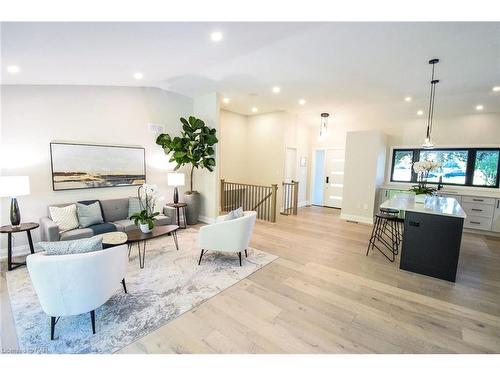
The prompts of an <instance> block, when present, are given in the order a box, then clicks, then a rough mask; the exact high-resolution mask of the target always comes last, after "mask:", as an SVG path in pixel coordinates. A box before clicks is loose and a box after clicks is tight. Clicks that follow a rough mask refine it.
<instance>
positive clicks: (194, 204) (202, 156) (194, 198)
mask: <svg viewBox="0 0 500 375" xmlns="http://www.w3.org/2000/svg"><path fill="white" fill-rule="evenodd" d="M180 121H181V123H182V132H181V136H180V137H174V138H172V137H171V136H170V135H169V134H163V133H162V134H160V135H159V136H158V138H157V139H156V143H157V144H158V145H160V146H161V147H162V148H163V150H164V151H165V154H167V155H170V162H175V163H177V165H176V166H175V169H174V170H178V169H179V168H180V167H182V166H183V165H186V164H190V165H191V179H190V181H189V184H190V190H189V191H187V192H185V193H184V201H185V202H186V203H187V205H188V210H187V211H188V212H187V223H188V224H190V225H192V224H196V223H197V222H198V216H199V212H200V205H201V197H200V193H199V192H197V191H194V190H193V172H194V169H195V168H197V169H198V168H206V169H208V170H209V171H210V172H212V171H213V170H214V169H213V168H214V167H215V158H214V155H215V149H214V145H215V144H216V143H217V142H218V139H217V137H216V135H215V133H216V130H215V129H211V128H209V127H208V126H206V125H205V122H203V120H200V119H198V118H196V117H194V116H189V120H186V119H185V118H183V117H181V119H180Z"/></svg>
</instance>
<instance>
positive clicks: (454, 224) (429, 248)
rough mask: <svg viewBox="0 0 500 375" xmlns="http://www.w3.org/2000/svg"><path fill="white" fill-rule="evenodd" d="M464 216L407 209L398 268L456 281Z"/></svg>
mask: <svg viewBox="0 0 500 375" xmlns="http://www.w3.org/2000/svg"><path fill="white" fill-rule="evenodd" d="M463 225H464V219H463V218H460V217H454V216H446V215H435V214H426V213H420V212H412V211H406V215H405V225H404V227H405V230H404V239H403V249H402V251H401V262H400V266H399V268H401V269H403V270H406V271H411V272H415V273H420V274H422V275H427V276H432V277H436V278H438V279H442V280H447V281H452V282H455V279H456V275H457V265H458V258H459V255H460V243H461V241H462V229H463Z"/></svg>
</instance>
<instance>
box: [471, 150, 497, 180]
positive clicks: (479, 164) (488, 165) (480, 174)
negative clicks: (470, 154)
mask: <svg viewBox="0 0 500 375" xmlns="http://www.w3.org/2000/svg"><path fill="white" fill-rule="evenodd" d="M499 156H500V150H477V151H476V160H475V162H474V176H473V178H472V185H474V186H491V187H498V159H499Z"/></svg>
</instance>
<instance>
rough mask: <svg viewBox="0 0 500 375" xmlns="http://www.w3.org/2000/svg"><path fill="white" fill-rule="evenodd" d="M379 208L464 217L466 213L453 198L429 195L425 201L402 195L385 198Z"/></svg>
mask: <svg viewBox="0 0 500 375" xmlns="http://www.w3.org/2000/svg"><path fill="white" fill-rule="evenodd" d="M380 208H392V209H396V210H401V211H412V212H420V213H424V214H431V215H442V216H452V217H458V218H462V219H465V218H466V217H467V215H466V214H465V211H464V210H463V209H462V207H461V206H460V204H459V203H458V201H457V200H456V199H455V198H445V197H436V196H431V197H427V198H426V199H425V203H415V200H414V199H411V198H407V197H402V198H393V199H389V200H386V201H385V202H384V203H382V204H381V205H380Z"/></svg>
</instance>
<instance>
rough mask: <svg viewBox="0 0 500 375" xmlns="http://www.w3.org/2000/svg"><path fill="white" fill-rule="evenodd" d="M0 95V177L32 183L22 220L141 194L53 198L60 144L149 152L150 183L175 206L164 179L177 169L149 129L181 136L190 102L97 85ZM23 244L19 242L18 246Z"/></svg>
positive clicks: (7, 90) (123, 191) (116, 191)
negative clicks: (50, 209)
mask: <svg viewBox="0 0 500 375" xmlns="http://www.w3.org/2000/svg"><path fill="white" fill-rule="evenodd" d="M1 95H2V96H1V100H2V102H1V108H2V114H1V120H2V122H1V131H0V134H1V148H0V163H1V173H2V174H5V175H28V176H30V180H31V195H29V196H25V197H19V205H20V209H21V215H22V221H34V222H38V219H39V217H41V216H46V214H47V205H49V204H53V203H66V202H74V201H77V200H81V199H90V198H97V199H106V198H115V197H128V196H131V195H135V194H136V188H135V187H118V188H106V189H86V190H72V191H58V192H54V191H52V185H51V169H50V153H49V143H50V142H51V141H56V140H58V141H73V142H83V143H85V142H88V143H101V144H114V145H136V146H142V147H145V149H146V173H147V182H148V183H154V184H157V185H158V187H159V189H160V191H161V193H162V195H164V196H165V198H166V200H167V201H170V200H171V199H172V198H171V197H172V193H173V192H172V189H170V188H169V187H168V186H167V184H166V173H167V171H169V170H171V169H172V168H173V165H169V163H168V159H167V157H166V156H165V155H164V153H163V150H162V149H161V148H160V147H159V146H158V145H156V144H155V139H156V134H152V133H149V131H148V126H147V124H148V123H149V122H153V123H159V124H164V125H165V130H166V132H167V133H170V134H179V133H180V121H179V118H180V117H181V116H187V115H189V114H191V113H192V111H193V100H192V99H190V98H187V97H184V96H180V95H177V94H173V93H169V92H166V91H163V90H159V89H153V88H126V87H94V86H2V87H1ZM2 203H3V209H2V211H1V216H0V220H1V223H2V224H8V223H9V215H8V209H7V208H8V205H9V201H8V199H7V198H3V199H2ZM5 237H6V236H2V242H1V244H2V246H1V247H2V248H5V247H6V238H5ZM24 237H25V236H23V235H18V236H16V243H15V245H21V244H23V243H24V242H25V238H24ZM38 239H39V236H38V233H37V231H35V233H34V240H35V241H38Z"/></svg>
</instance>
